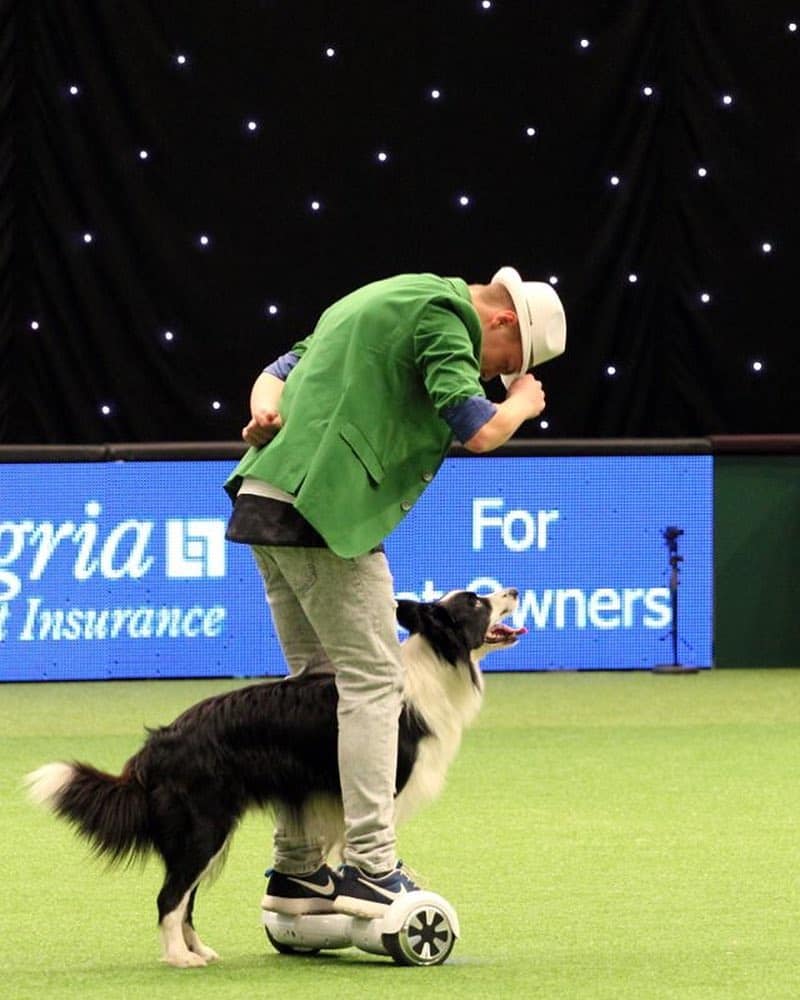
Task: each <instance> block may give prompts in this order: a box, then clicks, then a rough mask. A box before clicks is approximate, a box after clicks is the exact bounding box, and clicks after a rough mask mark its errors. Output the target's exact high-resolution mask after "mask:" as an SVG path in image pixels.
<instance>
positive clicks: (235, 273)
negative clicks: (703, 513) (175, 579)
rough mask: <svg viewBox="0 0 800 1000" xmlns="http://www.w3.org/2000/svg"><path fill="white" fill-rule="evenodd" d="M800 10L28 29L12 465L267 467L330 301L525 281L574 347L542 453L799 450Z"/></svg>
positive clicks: (527, 12)
mask: <svg viewBox="0 0 800 1000" xmlns="http://www.w3.org/2000/svg"><path fill="white" fill-rule="evenodd" d="M798 14H800V8H797V5H796V2H795V0H791V2H785V3H784V2H782V0H770V2H766V3H754V2H753V0H702V2H689V0H635V2H601V0H585V2H574V3H569V4H565V3H562V2H560V0H536V2H521V0H514V2H512V0H492V2H491V3H489V4H488V7H487V6H484V3H482V2H481V0H436V2H421V0H420V2H408V0H404V2H383V3H364V2H346V0H345V2H336V3H334V2H329V3H321V2H318V0H304V2H302V3H289V2H278V0H275V2H270V0H235V2H229V3H222V2H219V0H214V2H212V0H191V2H189V0H169V2H163V0H158V2H156V0H152V2H150V0H127V2H122V0H102V2H100V0H49V2H47V0H0V54H2V60H1V61H0V125H2V131H0V179H1V180H2V194H0V266H1V267H2V271H1V272H0V289H2V300H1V301H0V324H2V326H1V327H0V365H1V366H2V367H1V369H0V441H5V442H14V443H32V442H41V443H80V442H89V443H91V442H104V441H111V442H113V441H159V440H166V441H169V440H224V439H232V438H237V437H238V435H239V431H240V428H241V426H242V424H243V423H244V422H245V419H246V417H247V400H248V395H249V389H250V385H251V383H252V381H253V379H254V378H255V376H256V375H257V374H258V372H259V371H260V370H261V368H262V367H263V366H264V365H265V364H266V363H268V362H269V361H271V360H272V359H273V358H274V357H276V356H277V355H279V354H281V353H282V352H283V351H285V350H286V349H287V348H288V347H289V346H290V345H291V344H292V343H293V342H294V340H296V339H297V338H299V337H300V336H304V335H305V334H306V333H307V332H308V331H309V330H310V329H311V328H312V327H313V324H314V322H315V320H316V318H317V317H318V315H319V313H320V312H321V311H322V310H323V309H324V308H325V307H326V305H327V304H328V303H329V302H330V301H331V300H333V299H334V298H336V297H338V296H339V295H342V294H344V293H346V292H348V291H349V290H351V289H352V288H353V287H356V286H358V285H360V284H363V283H366V282H368V281H371V280H373V279H376V278H380V277H385V276H387V275H389V274H393V273H397V272H401V271H411V270H424V271H436V272H438V273H442V274H446V275H461V276H463V277H464V278H466V279H467V280H469V281H486V280H488V279H489V278H490V276H491V274H492V273H493V272H494V270H495V269H496V268H497V267H499V266H501V265H503V264H512V265H514V266H516V267H517V268H518V269H519V270H520V271H522V272H523V274H524V275H525V276H526V277H530V278H538V279H541V280H549V279H550V277H551V276H553V277H556V278H557V279H558V284H557V288H558V291H559V293H560V294H561V296H562V298H563V300H564V303H565V307H566V310H567V317H568V346H567V353H566V355H565V356H564V357H563V358H561V359H559V360H557V361H554V362H552V363H550V364H548V365H547V366H546V367H544V368H542V369H541V371H540V373H539V374H540V377H541V378H542V380H543V381H544V383H545V388H546V391H547V395H548V409H547V412H546V414H545V417H546V419H547V423H548V426H547V427H546V428H544V427H543V426H541V424H540V422H539V421H536V422H532V423H531V424H527V425H525V426H524V427H523V428H522V429H521V434H523V435H525V436H532V437H539V436H546V437H592V436H600V437H608V436H628V435H633V436H655V435H657V436H689V435H702V434H710V433H758V432H773V433H781V432H797V431H800V416H799V414H800V399H799V398H798V392H797V384H798V383H797V373H798V349H797V333H798V330H797V325H798V324H797V320H796V312H797V309H796V296H797V285H798V278H797V261H798V239H799V238H800V211H798V197H797V188H798V165H799V164H800V136H799V131H800V129H799V125H800V114H798V100H799V98H798V95H799V94H800V69H799V67H800V31H798V30H797V25H794V27H793V21H792V18H793V16H795V17H797V16H798ZM582 40H584V41H585V43H586V44H582ZM328 49H331V50H332V54H327V52H326V50H328ZM434 89H438V91H439V92H440V96H439V97H438V99H436V98H434V97H433V96H431V92H432V90H434ZM725 95H728V97H729V100H728V102H727V103H726V102H725V100H724V97H725ZM248 122H252V123H253V126H254V127H253V126H250V125H248ZM531 129H535V134H529V130H531ZM145 153H146V156H145V155H144V154H145ZM380 153H384V154H385V159H384V160H382V159H381V158H379V154H380ZM700 168H703V170H705V176H701V174H700V173H698V171H699V170H700ZM612 177H617V178H618V183H616V184H615V183H613V182H612ZM462 197H463V198H466V199H468V203H466V204H462V203H461V200H460V199H462ZM312 201H317V202H319V205H320V207H319V209H318V210H314V209H313V208H312V207H311V203H312ZM86 234H90V235H91V242H88V241H87V235H86ZM201 236H206V237H207V239H208V243H207V244H206V245H202V244H201V242H200V239H201ZM764 244H769V245H770V248H771V249H770V250H769V252H767V251H765V249H764ZM631 276H635V279H636V280H635V281H634V280H632V277H631ZM702 295H705V296H706V297H707V301H703V300H702V298H701V296H702ZM270 307H272V311H270ZM754 362H759V363H760V365H761V367H760V370H758V369H757V368H756V369H754V368H753V364H754ZM609 366H612V367H613V368H614V369H615V373H614V374H609V373H608V368H609ZM498 388H499V386H496V385H493V386H491V387H490V394H492V395H495V397H496V394H497V391H498ZM104 408H105V412H104Z"/></svg>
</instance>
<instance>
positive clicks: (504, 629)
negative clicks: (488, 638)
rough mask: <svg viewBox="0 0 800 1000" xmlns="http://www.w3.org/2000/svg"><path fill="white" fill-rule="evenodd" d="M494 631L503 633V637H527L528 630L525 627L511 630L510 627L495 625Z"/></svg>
mask: <svg viewBox="0 0 800 1000" xmlns="http://www.w3.org/2000/svg"><path fill="white" fill-rule="evenodd" d="M494 631H495V632H502V633H503V635H525V633H526V632H527V631H528V630H527V629H526V628H525V626H522V627H521V628H511V626H510V625H495V627H494Z"/></svg>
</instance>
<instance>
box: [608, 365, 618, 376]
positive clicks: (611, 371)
mask: <svg viewBox="0 0 800 1000" xmlns="http://www.w3.org/2000/svg"><path fill="white" fill-rule="evenodd" d="M616 374H617V369H616V368H615V367H614V365H609V366H608V367H607V368H606V375H616Z"/></svg>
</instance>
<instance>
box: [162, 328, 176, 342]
mask: <svg viewBox="0 0 800 1000" xmlns="http://www.w3.org/2000/svg"><path fill="white" fill-rule="evenodd" d="M163 336H164V340H166V341H167V343H168V344H169V343H172V341H173V340H174V339H175V334H174V333H173V332H172V330H165V331H164V334H163Z"/></svg>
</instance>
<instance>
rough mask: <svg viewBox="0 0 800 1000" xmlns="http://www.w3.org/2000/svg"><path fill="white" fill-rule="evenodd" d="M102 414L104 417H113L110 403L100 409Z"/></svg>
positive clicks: (104, 404)
mask: <svg viewBox="0 0 800 1000" xmlns="http://www.w3.org/2000/svg"><path fill="white" fill-rule="evenodd" d="M100 412H101V413H102V414H103V416H104V417H108V416H111V407H110V406H109V405H108V403H103V405H102V406H101V407H100Z"/></svg>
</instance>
